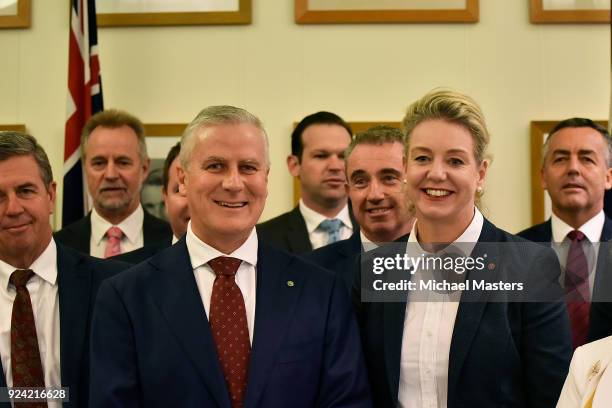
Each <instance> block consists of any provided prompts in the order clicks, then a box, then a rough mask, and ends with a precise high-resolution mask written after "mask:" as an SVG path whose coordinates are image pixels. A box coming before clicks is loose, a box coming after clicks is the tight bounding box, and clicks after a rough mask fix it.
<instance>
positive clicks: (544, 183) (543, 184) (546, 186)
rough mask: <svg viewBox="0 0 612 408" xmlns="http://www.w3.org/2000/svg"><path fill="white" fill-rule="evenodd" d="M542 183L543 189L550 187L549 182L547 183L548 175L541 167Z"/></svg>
mask: <svg viewBox="0 0 612 408" xmlns="http://www.w3.org/2000/svg"><path fill="white" fill-rule="evenodd" d="M540 185H541V186H542V189H543V190H547V189H548V184H547V183H546V177H544V168H541V169H540Z"/></svg>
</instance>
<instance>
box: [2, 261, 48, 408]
mask: <svg viewBox="0 0 612 408" xmlns="http://www.w3.org/2000/svg"><path fill="white" fill-rule="evenodd" d="M33 275H34V272H32V271H31V270H29V269H17V270H16V271H15V272H13V273H12V274H11V277H10V278H9V282H10V283H11V284H13V285H14V286H15V288H16V290H17V294H16V296H15V300H14V301H13V312H12V315H11V369H12V370H13V387H28V388H31V387H44V386H45V376H44V374H43V369H42V363H41V360H40V351H39V350H38V338H37V336H36V325H35V324H34V312H33V311H32V301H31V300H30V293H29V292H28V288H26V283H28V281H29V280H30V278H31V277H32V276H33ZM16 406H17V407H23V408H41V407H46V406H47V403H46V402H29V403H19V404H17V405H16Z"/></svg>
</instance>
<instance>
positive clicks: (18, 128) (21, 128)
mask: <svg viewBox="0 0 612 408" xmlns="http://www.w3.org/2000/svg"><path fill="white" fill-rule="evenodd" d="M0 130H10V131H13V132H21V133H25V131H26V127H25V125H0Z"/></svg>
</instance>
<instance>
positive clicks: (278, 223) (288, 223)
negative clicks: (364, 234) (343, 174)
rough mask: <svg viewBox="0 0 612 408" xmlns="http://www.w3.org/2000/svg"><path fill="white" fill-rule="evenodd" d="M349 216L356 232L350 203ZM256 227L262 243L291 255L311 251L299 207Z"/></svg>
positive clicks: (355, 223)
mask: <svg viewBox="0 0 612 408" xmlns="http://www.w3.org/2000/svg"><path fill="white" fill-rule="evenodd" d="M349 215H350V217H351V222H352V223H353V231H357V229H358V228H359V226H358V225H357V222H356V221H355V218H354V217H353V213H352V211H351V205H350V203H349ZM256 227H257V235H258V236H259V238H260V239H261V241H262V242H266V243H269V244H270V245H272V246H275V247H277V248H279V249H283V250H285V251H287V252H290V253H292V254H303V253H305V252H310V251H312V244H311V243H310V238H309V236H308V229H307V228H306V221H304V217H303V216H302V213H301V212H300V207H299V206H296V207H295V208H294V209H293V210H291V211H289V212H286V213H284V214H281V215H279V216H278V217H275V218H272V219H270V220H268V221H266V222H262V223H261V224H257V226H256Z"/></svg>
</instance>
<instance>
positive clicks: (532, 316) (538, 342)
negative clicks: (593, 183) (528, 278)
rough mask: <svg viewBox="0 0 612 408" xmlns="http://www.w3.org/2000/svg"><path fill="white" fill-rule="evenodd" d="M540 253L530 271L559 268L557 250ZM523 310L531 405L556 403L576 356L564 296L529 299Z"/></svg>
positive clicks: (525, 366) (525, 370) (527, 389)
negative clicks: (561, 298)
mask: <svg viewBox="0 0 612 408" xmlns="http://www.w3.org/2000/svg"><path fill="white" fill-rule="evenodd" d="M539 255H540V256H539V258H538V260H537V261H536V262H534V263H533V267H532V269H531V271H530V273H531V272H533V273H536V272H535V271H542V270H548V271H553V270H558V268H559V267H558V261H557V257H556V256H555V254H554V252H552V251H549V250H546V251H542V252H541V253H540V254H539ZM555 268H556V269H555ZM548 289H549V287H547V290H548ZM559 290H560V288H559ZM548 294H549V292H548V293H547V295H548ZM532 300H533V299H532ZM522 310H523V311H522V313H523V330H522V342H521V349H522V358H521V360H522V362H523V374H524V378H525V393H526V397H527V401H528V406H529V407H541V408H545V407H553V406H555V403H556V402H557V400H558V398H559V393H560V391H561V388H562V386H563V381H564V379H565V376H566V375H567V371H568V367H569V363H570V359H571V356H572V336H571V332H570V326H569V318H568V315H567V310H566V307H565V303H564V302H563V300H558V301H547V302H534V301H527V302H525V303H523V304H522Z"/></svg>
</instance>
